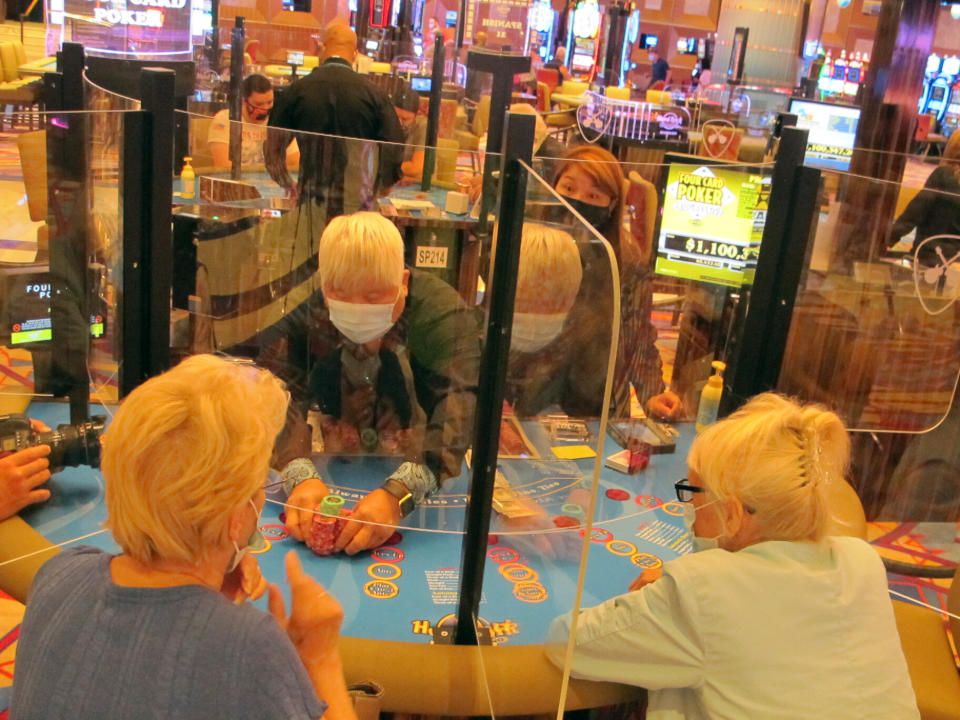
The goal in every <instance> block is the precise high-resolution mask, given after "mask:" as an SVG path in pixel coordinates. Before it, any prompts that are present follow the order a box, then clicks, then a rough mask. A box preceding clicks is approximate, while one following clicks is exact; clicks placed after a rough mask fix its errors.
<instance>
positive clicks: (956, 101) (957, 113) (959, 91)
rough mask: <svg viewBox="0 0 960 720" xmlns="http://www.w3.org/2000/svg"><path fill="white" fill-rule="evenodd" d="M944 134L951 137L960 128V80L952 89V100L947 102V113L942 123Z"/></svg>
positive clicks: (957, 80)
mask: <svg viewBox="0 0 960 720" xmlns="http://www.w3.org/2000/svg"><path fill="white" fill-rule="evenodd" d="M940 124H941V126H942V127H943V134H944V135H950V134H951V133H953V132H955V131H956V130H957V128H958V127H960V78H957V79H956V80H954V83H953V85H952V86H951V87H950V99H949V100H948V101H947V111H946V112H945V113H944V114H943V120H942V121H941V123H940Z"/></svg>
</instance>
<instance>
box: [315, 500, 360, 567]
mask: <svg viewBox="0 0 960 720" xmlns="http://www.w3.org/2000/svg"><path fill="white" fill-rule="evenodd" d="M349 515H350V511H349V510H344V509H343V498H342V497H340V496H339V495H327V496H326V497H325V498H324V499H323V502H321V503H320V504H319V505H317V506H316V507H315V508H314V510H313V527H312V528H311V529H310V534H309V535H308V536H307V539H306V540H307V547H308V548H310V549H311V550H312V551H313V552H314V553H316V554H317V555H332V554H333V551H334V545H335V544H336V542H337V536H338V535H340V531H341V530H343V526H344V525H345V524H346V522H347V521H346V518H347V517H348V516H349Z"/></svg>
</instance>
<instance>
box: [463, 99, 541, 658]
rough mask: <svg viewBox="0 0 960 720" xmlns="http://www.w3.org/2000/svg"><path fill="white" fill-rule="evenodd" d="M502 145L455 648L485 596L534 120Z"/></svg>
mask: <svg viewBox="0 0 960 720" xmlns="http://www.w3.org/2000/svg"><path fill="white" fill-rule="evenodd" d="M507 127H508V128H509V132H508V133H507V139H506V142H505V143H504V145H503V158H504V163H503V168H504V170H503V182H502V183H501V185H500V223H499V226H498V231H497V245H496V247H497V253H496V257H495V258H494V259H493V278H492V280H491V284H490V288H489V292H490V313H489V317H488V320H487V341H486V344H485V345H484V348H483V355H482V357H481V361H480V379H479V391H478V393H477V414H476V423H475V426H474V433H473V455H472V461H471V469H472V472H471V477H470V492H469V494H468V495H467V508H466V528H465V529H466V532H465V534H464V537H463V546H462V548H461V555H460V594H459V606H458V608H457V630H456V637H455V642H456V644H458V645H475V644H476V643H477V635H476V627H475V625H474V618H476V617H477V614H478V612H479V607H480V596H481V593H482V592H483V570H484V565H485V562H486V556H487V553H486V551H487V538H488V536H489V534H490V510H491V505H492V503H493V482H494V477H495V475H496V472H497V450H498V447H499V445H500V420H501V417H502V414H503V395H504V390H505V384H506V375H507V354H508V352H509V349H510V332H511V329H512V325H513V301H514V295H515V293H516V289H517V266H518V264H519V262H520V236H521V233H522V230H523V219H524V208H525V207H526V195H527V171H526V170H525V169H524V168H523V166H522V165H521V164H520V161H521V160H522V161H524V162H526V163H528V164H529V163H530V160H531V156H532V153H533V132H534V117H533V116H532V115H521V114H516V113H511V114H510V118H509V121H508V124H507Z"/></svg>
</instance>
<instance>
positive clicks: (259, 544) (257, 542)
mask: <svg viewBox="0 0 960 720" xmlns="http://www.w3.org/2000/svg"><path fill="white" fill-rule="evenodd" d="M249 502H250V507H252V508H253V512H254V513H256V516H257V524H256V525H255V526H254V528H253V532H252V533H251V534H250V537H249V539H248V540H247V544H246V545H245V546H243V547H242V548H241V547H240V546H239V545H237V543H236V541H234V543H233V557H231V558H230V563H229V564H228V565H227V572H228V573H230V572H233V571H234V570H236V569H237V565H239V564H240V561H241V560H242V559H243V556H244V555H246V554H247V553H248V552H250V551H251V550H263V548H265V547H266V546H267V541H266V540H264V538H263V535H262V534H261V533H260V513H258V512H257V506H256V505H254V504H253V500H250V501H249Z"/></svg>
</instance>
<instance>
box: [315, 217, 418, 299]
mask: <svg viewBox="0 0 960 720" xmlns="http://www.w3.org/2000/svg"><path fill="white" fill-rule="evenodd" d="M318 260H319V266H320V267H319V271H320V286H321V287H322V288H326V287H335V288H337V289H338V290H345V291H350V290H353V289H355V288H356V287H357V286H358V285H359V284H360V283H361V281H367V282H369V281H370V279H373V280H375V281H376V282H377V283H378V284H380V285H383V286H385V287H387V286H389V287H399V286H400V284H401V283H402V282H403V238H402V237H400V231H399V230H397V228H396V226H395V225H394V224H393V223H392V222H390V221H389V220H387V219H386V218H385V217H383V216H382V215H381V214H380V213H375V212H358V213H354V214H353V215H340V216H339V217H335V218H334V219H333V220H331V221H330V222H329V223H328V224H327V227H326V229H324V231H323V235H321V236H320V250H319V253H318Z"/></svg>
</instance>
